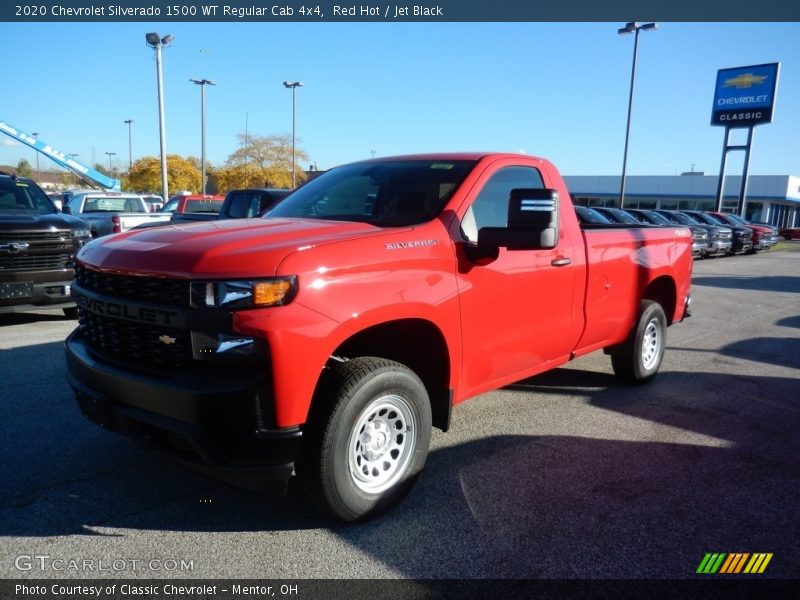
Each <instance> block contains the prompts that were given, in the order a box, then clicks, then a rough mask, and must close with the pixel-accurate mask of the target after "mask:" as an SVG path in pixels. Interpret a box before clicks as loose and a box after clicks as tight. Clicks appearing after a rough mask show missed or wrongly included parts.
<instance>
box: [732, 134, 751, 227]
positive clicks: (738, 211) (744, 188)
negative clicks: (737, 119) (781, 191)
mask: <svg viewBox="0 0 800 600" xmlns="http://www.w3.org/2000/svg"><path fill="white" fill-rule="evenodd" d="M754 130H755V127H749V128H748V130H747V144H746V145H745V148H744V172H743V173H742V187H741V189H740V190H739V203H738V204H737V205H736V214H737V215H739V216H740V217H742V218H744V210H745V205H746V204H747V196H746V195H745V194H746V193H747V178H748V177H749V175H750V149H751V148H752V146H753V133H754Z"/></svg>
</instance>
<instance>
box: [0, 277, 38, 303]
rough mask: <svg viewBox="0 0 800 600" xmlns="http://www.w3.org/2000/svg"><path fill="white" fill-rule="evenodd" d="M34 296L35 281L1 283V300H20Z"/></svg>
mask: <svg viewBox="0 0 800 600" xmlns="http://www.w3.org/2000/svg"><path fill="white" fill-rule="evenodd" d="M32 297H33V282H32V281H20V282H15V283H0V300H18V299H20V298H32Z"/></svg>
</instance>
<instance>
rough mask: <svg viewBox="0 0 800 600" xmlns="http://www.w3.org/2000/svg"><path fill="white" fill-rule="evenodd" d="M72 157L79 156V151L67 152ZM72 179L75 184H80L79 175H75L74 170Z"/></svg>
mask: <svg viewBox="0 0 800 600" xmlns="http://www.w3.org/2000/svg"><path fill="white" fill-rule="evenodd" d="M67 156H69V157H70V158H75V157H76V156H78V154H77V152H76V153H73V154H67ZM72 180H73V181H74V182H75V185H78V176H77V175H75V171H72Z"/></svg>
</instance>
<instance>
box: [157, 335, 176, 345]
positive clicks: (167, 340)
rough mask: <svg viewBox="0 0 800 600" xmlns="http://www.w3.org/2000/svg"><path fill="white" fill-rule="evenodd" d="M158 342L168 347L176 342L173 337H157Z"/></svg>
mask: <svg viewBox="0 0 800 600" xmlns="http://www.w3.org/2000/svg"><path fill="white" fill-rule="evenodd" d="M158 341H159V342H161V343H162V344H167V345H170V344H174V343H175V342H176V341H177V340H176V339H175V338H174V337H170V336H168V335H160V336H158Z"/></svg>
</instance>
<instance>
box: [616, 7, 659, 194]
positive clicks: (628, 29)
mask: <svg viewBox="0 0 800 600" xmlns="http://www.w3.org/2000/svg"><path fill="white" fill-rule="evenodd" d="M654 29H658V25H657V24H655V23H643V24H642V23H636V22H631V23H626V24H625V27H623V28H621V29H618V30H617V33H618V34H620V35H627V34H629V33H633V34H634V40H633V64H632V65H631V89H630V93H629V94H628V121H627V124H626V126H625V150H624V151H623V154H622V180H621V182H620V187H619V207H620V208H624V206H625V172H626V169H627V166H628V138H629V137H630V132H631V110H632V109H633V90H634V86H635V84H636V57H637V55H638V53H639V31H652V30H654Z"/></svg>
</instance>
